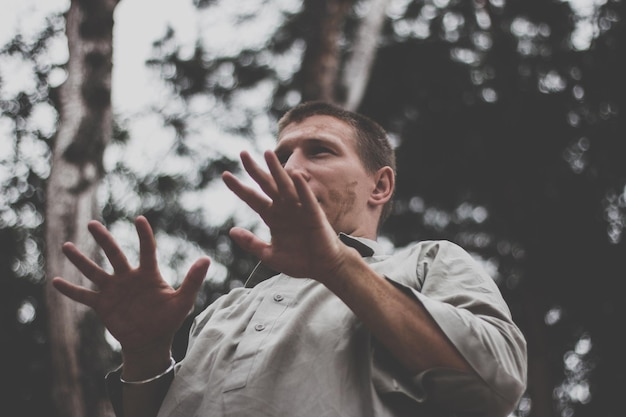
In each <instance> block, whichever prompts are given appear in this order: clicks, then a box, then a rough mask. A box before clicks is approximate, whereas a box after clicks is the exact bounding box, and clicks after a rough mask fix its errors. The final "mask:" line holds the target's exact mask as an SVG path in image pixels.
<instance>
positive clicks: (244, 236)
mask: <svg viewBox="0 0 626 417" xmlns="http://www.w3.org/2000/svg"><path fill="white" fill-rule="evenodd" d="M229 234H230V237H231V238H232V239H233V240H234V241H235V243H237V244H238V245H239V246H240V247H241V248H242V249H243V250H245V251H246V252H249V253H251V254H252V255H254V256H256V257H257V258H258V259H260V260H261V261H264V260H265V257H266V255H267V251H268V250H270V245H269V244H267V243H266V242H264V241H262V240H261V239H259V238H258V237H256V236H255V235H254V233H252V232H250V231H249V230H246V229H243V228H241V227H233V228H232V229H230V233H229Z"/></svg>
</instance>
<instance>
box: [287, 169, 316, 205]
mask: <svg viewBox="0 0 626 417" xmlns="http://www.w3.org/2000/svg"><path fill="white" fill-rule="evenodd" d="M291 178H292V181H293V184H294V187H295V189H296V192H297V193H298V199H299V201H300V203H301V204H302V207H304V208H305V209H306V210H309V211H313V212H321V207H320V204H319V202H318V201H317V197H315V194H313V190H311V187H309V183H308V182H307V180H306V179H305V178H304V176H303V175H302V173H299V172H296V173H294V174H293V175H292V176H291Z"/></svg>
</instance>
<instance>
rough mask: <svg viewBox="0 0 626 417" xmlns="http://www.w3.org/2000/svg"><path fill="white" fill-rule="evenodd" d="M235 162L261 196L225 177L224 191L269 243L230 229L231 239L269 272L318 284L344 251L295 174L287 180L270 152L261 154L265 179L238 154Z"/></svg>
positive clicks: (260, 171)
mask: <svg viewBox="0 0 626 417" xmlns="http://www.w3.org/2000/svg"><path fill="white" fill-rule="evenodd" d="M241 159H242V162H243V164H244V167H245V169H246V171H247V172H248V174H250V176H251V178H252V179H253V180H254V181H256V182H257V184H259V186H260V187H261V189H262V190H263V192H264V193H265V195H263V194H261V193H259V192H258V191H256V190H254V189H252V188H250V187H247V186H245V185H244V184H243V183H241V182H240V181H239V180H238V179H237V178H235V177H234V176H233V175H231V174H230V173H225V174H224V176H223V178H224V181H225V183H226V185H227V186H228V187H229V188H230V189H231V190H232V191H233V192H234V193H235V194H236V195H237V196H238V197H239V198H241V199H242V200H243V201H244V202H246V203H247V204H248V205H249V206H250V207H251V208H252V209H253V210H254V211H256V212H257V213H258V214H259V215H260V216H261V218H262V219H263V221H264V222H265V224H267V226H268V227H269V229H270V231H271V235H272V240H271V242H270V243H267V242H264V241H262V240H261V239H259V238H258V237H256V236H255V235H254V234H252V233H251V232H249V231H247V230H245V229H241V228H233V230H232V231H231V237H232V238H233V239H234V240H235V241H236V242H237V243H238V244H239V245H240V246H242V247H243V248H244V249H245V250H247V251H249V252H251V253H252V254H254V255H255V256H257V257H258V258H259V259H261V260H262V261H263V262H264V263H266V264H267V265H268V266H270V267H272V268H273V269H275V270H277V271H280V272H284V273H286V274H288V275H291V276H294V277H309V278H316V279H318V278H321V277H324V276H327V275H328V273H329V272H330V271H332V270H333V269H334V268H336V267H337V266H338V264H339V263H341V261H342V256H343V252H342V250H345V247H344V245H343V244H341V242H340V240H339V239H338V237H337V233H336V232H335V231H334V230H333V228H332V226H331V225H330V223H329V222H328V220H327V219H326V215H325V214H324V212H323V210H322V208H321V207H320V205H319V203H318V202H317V200H316V198H315V195H313V192H312V191H311V189H310V188H309V186H308V184H307V183H306V180H305V179H304V178H303V177H302V175H301V174H298V173H292V174H289V173H287V171H285V169H283V167H282V166H281V164H280V162H279V161H278V159H277V157H276V155H275V154H274V153H273V152H270V151H268V152H266V153H265V160H266V162H267V166H268V168H269V173H268V172H265V171H264V170H262V169H261V168H260V167H259V166H258V165H257V164H256V163H255V162H254V161H253V160H252V158H251V157H250V155H248V154H247V153H245V152H243V153H242V154H241Z"/></svg>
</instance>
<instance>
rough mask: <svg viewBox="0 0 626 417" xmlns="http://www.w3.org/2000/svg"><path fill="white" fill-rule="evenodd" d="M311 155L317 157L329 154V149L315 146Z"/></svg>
mask: <svg viewBox="0 0 626 417" xmlns="http://www.w3.org/2000/svg"><path fill="white" fill-rule="evenodd" d="M311 153H312V154H313V155H319V154H325V153H331V150H330V148H327V147H326V146H315V147H313V148H312V149H311Z"/></svg>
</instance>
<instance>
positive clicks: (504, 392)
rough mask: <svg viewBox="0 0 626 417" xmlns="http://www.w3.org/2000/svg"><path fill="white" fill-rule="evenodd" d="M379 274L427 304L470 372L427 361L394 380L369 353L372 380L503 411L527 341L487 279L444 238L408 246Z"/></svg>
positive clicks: (515, 395) (516, 391)
mask: <svg viewBox="0 0 626 417" xmlns="http://www.w3.org/2000/svg"><path fill="white" fill-rule="evenodd" d="M393 258H395V257H392V259H393ZM385 276H386V277H387V279H388V280H390V282H392V283H393V284H394V285H396V286H398V287H399V288H400V289H402V290H403V291H405V292H407V293H409V294H412V295H413V296H414V297H415V298H416V299H417V300H418V301H419V302H420V303H421V304H422V305H423V306H424V308H426V310H427V311H428V312H429V313H430V315H431V316H432V317H433V319H434V320H435V322H436V323H437V324H438V325H439V327H440V328H441V330H442V331H443V332H444V333H445V334H446V336H447V337H448V339H449V340H450V341H451V342H452V343H453V344H454V346H455V347H456V348H457V349H458V351H459V352H460V354H461V355H462V356H463V357H464V358H465V359H466V360H467V362H468V363H469V364H470V365H471V366H472V368H473V369H474V371H475V374H468V373H464V372H460V371H455V370H452V369H441V368H433V369H428V370H426V371H424V372H421V373H420V374H418V375H415V376H411V377H408V378H405V379H404V381H403V383H399V382H398V381H397V380H396V379H397V378H395V379H394V375H398V373H397V372H396V371H395V370H394V369H393V366H390V365H388V363H389V362H388V361H385V360H382V361H378V362H377V361H375V375H374V376H375V377H376V378H377V379H378V382H377V384H378V385H379V386H382V387H388V388H394V389H395V390H396V391H397V390H398V389H400V388H401V390H402V391H403V392H405V394H406V395H407V396H409V397H410V398H412V399H413V400H414V401H416V402H427V403H430V404H433V405H438V407H441V408H444V409H453V410H451V411H456V412H467V413H476V414H477V415H486V416H506V415H508V414H509V413H510V412H511V411H512V410H513V409H514V408H515V406H516V405H517V402H518V401H519V399H520V398H521V396H522V394H523V392H524V390H525V387H526V369H527V356H526V355H527V353H526V341H525V339H524V337H523V335H522V333H521V331H520V330H519V328H518V327H517V326H516V325H515V323H514V322H513V320H512V318H511V313H510V311H509V308H508V306H507V304H506V302H505V301H504V299H503V298H502V295H501V293H500V291H499V289H498V287H497V285H496V283H495V282H494V281H493V279H492V278H491V277H490V276H489V275H488V274H487V273H486V272H485V271H484V269H483V268H482V267H481V266H480V265H479V264H478V263H477V262H476V261H475V260H474V259H473V258H472V257H471V256H470V255H469V254H468V253H467V252H466V251H465V250H463V249H462V248H460V247H459V246H457V245H455V244H453V243H451V242H447V241H430V242H421V243H419V244H417V245H415V246H414V247H412V248H409V249H407V250H406V252H404V254H403V255H402V256H400V257H399V258H396V259H395V260H394V261H393V267H391V268H390V269H389V271H387V270H385ZM379 356H380V355H379ZM383 356H384V355H383ZM376 362H377V363H376ZM375 382H376V381H375ZM394 386H395V387H394ZM399 387H400V388H399ZM402 387H403V388H402Z"/></svg>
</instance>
